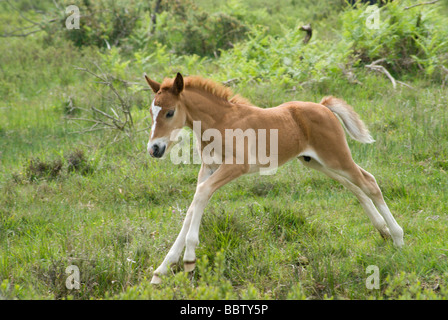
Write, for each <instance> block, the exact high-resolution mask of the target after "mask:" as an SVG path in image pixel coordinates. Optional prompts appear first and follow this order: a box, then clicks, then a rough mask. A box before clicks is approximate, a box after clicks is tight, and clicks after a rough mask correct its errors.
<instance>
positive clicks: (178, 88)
mask: <svg viewBox="0 0 448 320" xmlns="http://www.w3.org/2000/svg"><path fill="white" fill-rule="evenodd" d="M182 90H184V78H183V77H182V75H181V74H180V73H179V72H178V73H177V75H176V79H174V83H173V87H172V88H171V91H172V92H173V93H174V94H175V95H179V94H180V93H181V92H182Z"/></svg>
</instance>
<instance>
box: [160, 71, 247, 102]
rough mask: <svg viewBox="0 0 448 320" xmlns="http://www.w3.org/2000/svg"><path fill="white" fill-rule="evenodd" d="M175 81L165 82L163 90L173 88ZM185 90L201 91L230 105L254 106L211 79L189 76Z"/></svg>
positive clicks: (165, 80) (186, 79)
mask: <svg viewBox="0 0 448 320" xmlns="http://www.w3.org/2000/svg"><path fill="white" fill-rule="evenodd" d="M173 83H174V79H170V78H166V79H164V80H163V82H162V85H161V88H162V89H164V88H171V87H172V86H173ZM184 86H185V89H190V88H191V89H199V90H203V91H205V92H208V93H210V94H212V95H214V96H215V97H217V98H220V99H224V100H226V101H228V102H230V103H234V104H243V105H249V106H252V105H253V104H252V103H251V102H250V101H249V100H247V99H246V98H243V97H241V96H240V95H238V94H236V95H235V94H234V93H233V91H232V89H230V88H228V87H226V86H224V85H222V84H220V83H217V82H215V81H213V80H211V79H205V78H202V77H200V76H188V77H185V78H184Z"/></svg>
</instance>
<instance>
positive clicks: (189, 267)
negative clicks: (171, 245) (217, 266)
mask: <svg viewBox="0 0 448 320" xmlns="http://www.w3.org/2000/svg"><path fill="white" fill-rule="evenodd" d="M195 266H196V260H195V261H191V262H188V261H184V269H185V272H191V271H193V270H194V267H195Z"/></svg>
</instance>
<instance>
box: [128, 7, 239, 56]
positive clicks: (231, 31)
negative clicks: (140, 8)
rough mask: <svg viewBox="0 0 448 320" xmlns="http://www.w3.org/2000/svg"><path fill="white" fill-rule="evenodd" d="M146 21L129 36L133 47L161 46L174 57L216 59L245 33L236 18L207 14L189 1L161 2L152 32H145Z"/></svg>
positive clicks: (220, 13)
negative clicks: (162, 3)
mask: <svg viewBox="0 0 448 320" xmlns="http://www.w3.org/2000/svg"><path fill="white" fill-rule="evenodd" d="M148 20H149V19H148V18H147V19H146V21H145V20H144V19H143V20H142V22H141V23H140V24H139V25H140V29H137V30H136V32H134V34H133V35H132V38H133V39H134V44H135V43H139V44H140V46H141V45H142V44H143V45H145V46H148V45H150V47H152V46H153V45H154V44H155V43H163V44H164V45H167V46H168V48H169V49H170V50H172V51H173V52H174V53H176V54H197V55H199V56H216V55H217V54H219V50H226V49H229V48H231V47H232V46H233V43H235V42H237V41H239V40H241V39H244V37H245V34H246V32H247V30H248V29H247V27H246V26H245V25H244V23H243V22H241V20H239V19H238V18H237V17H235V16H232V15H230V14H227V13H223V12H218V13H214V14H209V13H207V12H206V11H204V10H203V9H200V8H198V7H196V6H195V5H194V3H193V2H192V1H190V0H182V1H175V2H174V1H173V2H166V3H164V5H163V7H162V9H161V12H160V13H158V14H157V16H156V24H155V25H152V26H151V28H150V29H152V30H148V23H149V21H148ZM148 32H151V34H148ZM145 37H147V41H145V40H144V39H145ZM140 48H141V47H140Z"/></svg>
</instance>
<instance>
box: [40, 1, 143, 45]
mask: <svg viewBox="0 0 448 320" xmlns="http://www.w3.org/2000/svg"><path fill="white" fill-rule="evenodd" d="M71 4H75V5H76V6H78V8H79V13H80V16H81V17H80V28H79V29H67V28H66V27H65V20H66V18H67V17H68V16H69V15H66V14H65V10H64V11H61V9H63V8H65V7H67V6H69V5H71ZM148 9H149V8H148V4H147V3H146V2H140V1H136V0H118V1H116V0H97V1H90V0H84V1H82V2H81V1H77V2H75V3H73V2H70V1H63V3H62V4H61V5H60V8H59V9H58V10H55V12H56V13H58V14H59V15H61V13H62V14H63V16H61V17H60V19H59V23H56V24H50V25H48V34H49V39H50V40H51V39H52V37H53V35H62V37H63V38H64V39H69V40H70V41H72V42H73V43H74V44H75V45H76V46H77V47H82V46H90V45H94V46H97V47H100V48H105V47H108V46H117V45H121V44H122V42H123V41H125V39H126V38H127V37H128V36H129V35H130V34H131V33H132V31H133V30H134V28H135V26H136V23H137V21H138V20H139V19H140V16H141V14H142V13H143V12H144V11H145V10H148ZM61 33H62V34H61Z"/></svg>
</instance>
